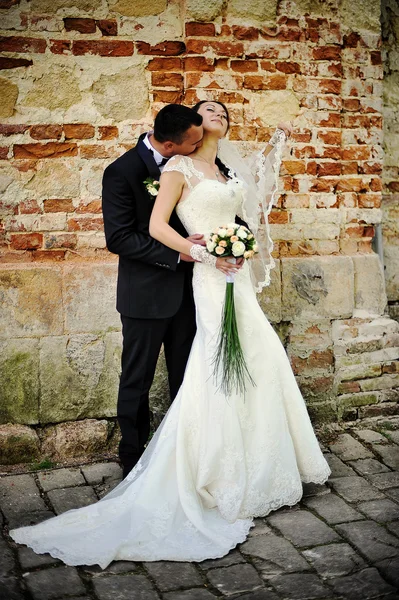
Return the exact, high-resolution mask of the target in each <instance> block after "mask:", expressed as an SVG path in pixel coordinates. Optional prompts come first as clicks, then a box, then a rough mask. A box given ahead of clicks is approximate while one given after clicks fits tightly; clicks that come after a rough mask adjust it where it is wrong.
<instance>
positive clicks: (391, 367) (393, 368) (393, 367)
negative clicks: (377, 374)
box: [382, 361, 399, 373]
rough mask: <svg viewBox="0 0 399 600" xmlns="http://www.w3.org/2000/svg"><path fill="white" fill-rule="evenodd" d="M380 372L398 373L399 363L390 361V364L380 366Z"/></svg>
mask: <svg viewBox="0 0 399 600" xmlns="http://www.w3.org/2000/svg"><path fill="white" fill-rule="evenodd" d="M382 372H383V373H399V362H398V361H392V362H390V363H386V364H385V365H382Z"/></svg>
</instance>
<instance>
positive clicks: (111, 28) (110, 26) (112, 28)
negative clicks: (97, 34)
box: [96, 19, 118, 35]
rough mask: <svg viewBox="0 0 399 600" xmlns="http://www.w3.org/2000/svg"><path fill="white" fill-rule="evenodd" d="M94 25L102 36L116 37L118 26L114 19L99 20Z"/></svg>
mask: <svg viewBox="0 0 399 600" xmlns="http://www.w3.org/2000/svg"><path fill="white" fill-rule="evenodd" d="M96 24H97V27H98V28H99V30H100V31H101V33H102V34H103V35H118V24H117V22H116V21H115V19H100V20H99V21H96Z"/></svg>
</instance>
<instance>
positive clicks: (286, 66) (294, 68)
mask: <svg viewBox="0 0 399 600" xmlns="http://www.w3.org/2000/svg"><path fill="white" fill-rule="evenodd" d="M276 68H277V71H281V72H282V73H286V74H287V75H290V74H291V73H300V72H301V67H300V65H299V64H298V63H296V62H276Z"/></svg>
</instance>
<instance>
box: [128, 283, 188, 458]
mask: <svg viewBox="0 0 399 600" xmlns="http://www.w3.org/2000/svg"><path fill="white" fill-rule="evenodd" d="M187 279H188V278H187ZM189 285H191V282H189V281H187V282H186V286H187V290H186V291H185V293H184V294H183V301H182V303H181V305H180V308H179V310H178V312H177V313H176V314H175V315H174V316H173V317H170V318H167V319H134V318H131V317H126V316H124V315H121V320H122V334H123V349H122V372H121V378H120V385H119V394H118V406H117V417H118V423H119V427H120V430H121V433H122V439H121V442H120V444H119V457H120V459H121V462H122V464H123V466H124V468H125V469H130V468H132V467H133V466H134V465H135V464H136V462H137V461H138V459H139V458H140V456H141V454H142V453H143V451H144V445H145V443H146V442H147V440H148V436H149V433H150V411H149V402H148V395H149V391H150V388H151V385H152V382H153V379H154V374H155V368H156V365H157V360H158V356H159V352H160V349H161V346H162V344H163V345H164V352H165V359H166V366H167V369H168V380H169V389H170V396H171V399H172V400H173V399H174V398H175V396H176V394H177V392H178V391H179V388H180V385H181V383H182V381H183V377H184V371H185V368H186V364H187V360H188V356H189V354H190V349H191V345H192V342H193V339H194V335H195V331H196V324H195V306H194V301H193V299H192V292H191V290H189V289H188V286H189ZM166 293H167V291H166Z"/></svg>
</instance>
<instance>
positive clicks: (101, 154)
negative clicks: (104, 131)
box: [79, 144, 120, 159]
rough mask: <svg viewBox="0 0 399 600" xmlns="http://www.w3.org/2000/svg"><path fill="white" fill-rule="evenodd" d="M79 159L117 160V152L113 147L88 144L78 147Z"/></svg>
mask: <svg viewBox="0 0 399 600" xmlns="http://www.w3.org/2000/svg"><path fill="white" fill-rule="evenodd" d="M79 154H80V157H81V158H86V159H91V158H117V157H118V156H119V154H120V153H119V152H118V151H117V150H116V148H115V147H109V146H103V145H102V144H90V145H82V146H79Z"/></svg>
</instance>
